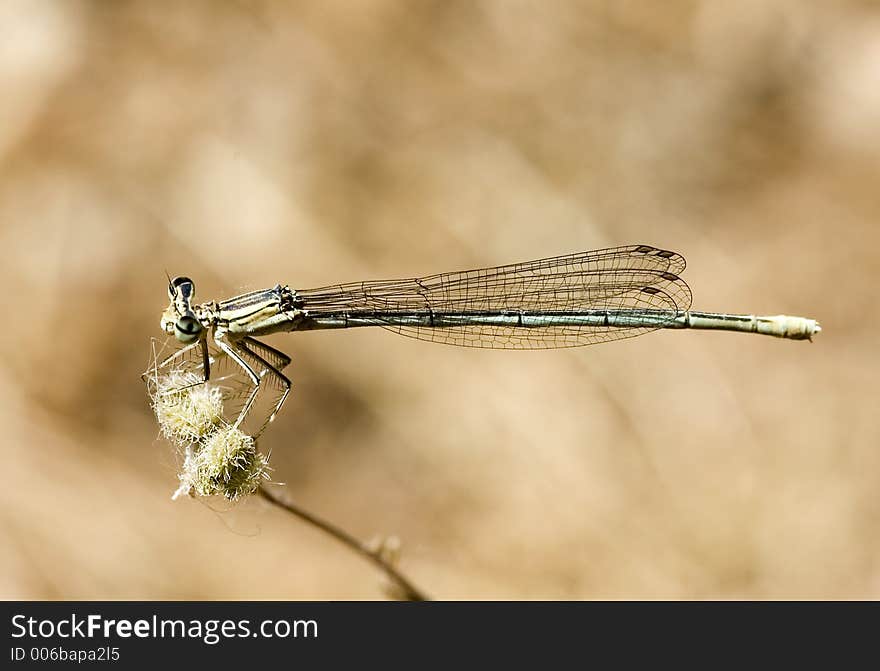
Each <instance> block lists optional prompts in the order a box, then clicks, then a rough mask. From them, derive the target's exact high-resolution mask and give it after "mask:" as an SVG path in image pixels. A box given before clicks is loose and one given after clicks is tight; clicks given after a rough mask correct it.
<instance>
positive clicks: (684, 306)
mask: <svg viewBox="0 0 880 671" xmlns="http://www.w3.org/2000/svg"><path fill="white" fill-rule="evenodd" d="M685 265H686V262H685V259H684V257H683V256H682V255H681V254H679V253H677V252H672V251H668V250H665V249H660V248H658V247H653V246H650V245H629V246H623V247H613V248H607V249H598V250H593V251H586V252H578V253H574V254H568V255H564V256H557V257H553V258H546V259H540V260H537V261H528V262H524V263H514V264H509V265H503V266H496V267H491V268H480V269H475V270H466V271H460V272H450V273H440V274H435V275H428V276H426V277H420V278H411V279H397V280H378V281H365V282H351V283H345V284H335V285H329V286H325V287H320V288H317V289H291V288H290V287H289V286H287V285H281V284H278V285H276V286H275V287H273V288H270V289H262V290H258V291H251V292H248V293H244V294H241V295H239V296H235V297H233V298H229V299H226V300H222V301H209V302H206V303H201V304H195V303H194V297H195V284H194V282H193V280H192V279H190V278H188V277H183V276H181V277H175V278H174V279H169V284H168V297H169V299H170V304H169V305H168V308H167V309H166V310H165V311H164V313H163V314H162V318H161V321H160V326H161V328H162V330H163V331H164V332H165V333H166V334H168V335H169V336H174V338H176V340H177V341H179V342H180V343H181V344H182V345H183V347H182V348H180V349H178V350H177V351H176V352H174V353H173V354H171V355H170V356H168V357H167V358H165V359H164V360H162V361H161V362H160V363H158V365H157V368H156V370H157V371H158V370H166V369H170V368H174V369H177V370H185V371H187V372H188V373H191V374H194V376H195V378H197V380H198V382H197V383H195V384H205V383H208V382H209V381H213V382H215V383H217V384H219V385H225V388H226V397H227V398H230V399H236V400H237V404H236V405H235V408H234V410H233V411H232V416H234V417H235V419H234V420H232V421H233V422H234V424H233V426H235V427H239V426H240V425H242V423H243V422H244V421H245V419H246V418H248V417H249V415H250V414H251V412H252V410H253V409H254V407H255V403H256V401H257V399H258V397H260V395H261V393H264V394H268V399H269V401H268V403H267V404H266V405H267V408H266V409H265V412H264V413H263V414H264V415H265V416H264V417H261V418H258V419H257V420H256V421H257V425H256V427H255V428H254V429H253V430H252V431H251V432H252V433H253V434H254V435H259V433H260V432H262V430H263V429H264V428H265V427H266V426H267V425H268V424H269V423H270V422H271V421H272V420H273V419H274V418H275V417H276V415H277V414H278V412H279V411H280V410H281V407H282V406H283V405H284V401H285V400H286V399H287V396H288V394H289V393H290V389H291V382H290V380H289V379H288V377H287V376H286V375H285V374H284V372H283V371H284V369H285V368H286V367H287V366H288V365H289V364H290V361H291V359H290V357H288V356H287V355H286V354H285V353H284V352H281V351H280V350H277V349H275V348H274V347H271V346H269V345H267V344H265V343H264V342H261V341H260V340H259V338H260V337H262V336H267V335H270V334H274V333H282V332H294V331H309V330H320V329H344V328H358V327H367V326H378V327H381V328H384V329H387V330H389V331H393V332H394V333H397V334H400V335H404V336H409V337H411V338H416V339H419V340H425V341H430V342H436V343H445V344H449V345H458V346H463V347H480V348H491V349H550V348H562V347H579V346H583V345H592V344H596V343H603V342H609V341H612V340H621V339H623V338H631V337H634V336H638V335H642V334H644V333H648V332H651V331H656V330H658V329H711V330H720V331H735V332H740V333H756V334H762V335H769V336H775V337H779V338H788V339H791V340H811V339H812V337H813V336H814V335H816V334H817V333H819V332H820V331H821V327H820V325H819V323H818V322H817V321H816V320H814V319H807V318H804V317H792V316H786V315H774V316H756V315H746V314H726V313H715V312H697V311H694V310H691V309H690V306H691V300H692V294H691V290H690V287H688V285H687V283H686V282H685V280H683V279H682V277H681V274H682V272H683V271H684V269H685Z"/></svg>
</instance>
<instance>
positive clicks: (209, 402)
mask: <svg viewBox="0 0 880 671" xmlns="http://www.w3.org/2000/svg"><path fill="white" fill-rule="evenodd" d="M154 383H155V386H154V392H153V394H152V404H153V411H154V412H155V413H156V419H157V420H158V422H159V427H160V429H161V430H162V435H164V436H165V437H166V438H168V439H169V440H172V441H177V442H178V443H181V444H186V443H189V442H195V441H199V440H201V439H203V438H205V437H206V436H208V435H210V434H211V433H212V432H213V431H215V430H216V429H217V428H218V427H219V426H221V425H222V424H223V421H224V420H223V394H222V392H221V390H220V388H219V387H216V386H214V385H212V384H210V383H202V380H201V378H200V376H199V375H198V374H196V373H192V372H185V371H179V370H175V371H171V372H169V373H168V374H167V375H162V376H158V377H157V378H156V379H155V381H154Z"/></svg>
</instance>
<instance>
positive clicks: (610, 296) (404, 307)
mask: <svg viewBox="0 0 880 671" xmlns="http://www.w3.org/2000/svg"><path fill="white" fill-rule="evenodd" d="M684 268H685V260H684V257H682V256H681V255H680V254H677V253H675V252H670V251H667V250H663V249H658V248H656V247H651V246H649V245H631V246H627V247H614V248H609V249H599V250H594V251H589V252H580V253H576V254H568V255H565V256H558V257H554V258H549V259H540V260H538V261H529V262H525V263H514V264H510V265H505V266H497V267H494V268H481V269H477V270H468V271H462V272H452V273H441V274H437V275H430V276H427V277H422V278H415V279H405V280H381V281H372V282H353V283H349V284H342V285H335V286H329V287H322V288H319V289H308V290H299V291H297V297H298V299H299V300H300V301H301V304H302V308H303V309H304V310H305V311H306V313H307V314H308V315H309V316H313V317H330V316H335V315H352V316H353V315H359V314H369V315H371V316H374V317H377V318H378V319H380V320H381V318H382V315H387V316H392V315H401V314H434V315H467V314H478V315H485V314H516V313H520V312H523V313H530V314H537V313H541V312H564V313H573V314H577V313H578V312H587V311H592V312H595V311H602V310H609V311H619V310H633V311H642V310H649V311H652V312H653V313H654V314H659V315H660V318H659V319H658V321H657V323H656V325H651V326H637V327H623V326H618V327H609V326H576V325H555V326H547V327H541V328H534V327H530V328H523V327H518V326H514V325H503V326H501V325H490V324H470V325H456V326H447V327H444V328H431V327H429V326H425V325H413V324H399V323H393V322H390V321H389V323H388V324H387V325H385V326H384V328H387V329H388V330H390V331H394V332H395V333H399V334H401V335H405V336H409V337H412V338H417V339H419V340H427V341H430V342H441V343H447V344H451V345H459V346H465V347H484V348H492V349H543V348H555V347H577V346H581V345H590V344H594V343H599V342H607V341H610V340H618V339H621V338H629V337H633V336H636V335H640V334H642V333H646V332H648V331H653V330H655V329H657V328H661V327H662V326H663V324H664V323H665V322H664V320H663V315H668V320H669V321H671V320H673V319H674V318H675V317H676V316H678V315H679V314H681V312H683V311H685V310H687V309H688V308H689V307H690V304H691V292H690V288H689V287H688V286H687V284H686V283H685V281H684V280H683V279H681V277H679V274H680V273H681V272H682V271H683V270H684Z"/></svg>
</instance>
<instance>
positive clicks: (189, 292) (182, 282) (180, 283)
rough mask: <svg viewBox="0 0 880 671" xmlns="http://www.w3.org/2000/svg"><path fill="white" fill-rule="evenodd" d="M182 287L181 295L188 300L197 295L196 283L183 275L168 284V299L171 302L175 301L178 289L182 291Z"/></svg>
mask: <svg viewBox="0 0 880 671" xmlns="http://www.w3.org/2000/svg"><path fill="white" fill-rule="evenodd" d="M181 287H183V289H182V291H181V293H182V294H183V295H184V296H186V297H188V298H191V297H192V296H194V295H195V293H196V285H195V282H193V281H192V280H191V279H190V278H188V277H183V276H182V275H181V276H179V277H175V278H174V279H173V280H171V281H170V282H169V283H168V297H169V298H170V299H171V300H174V298H175V297H176V296H177V292H178V289H180V288H181Z"/></svg>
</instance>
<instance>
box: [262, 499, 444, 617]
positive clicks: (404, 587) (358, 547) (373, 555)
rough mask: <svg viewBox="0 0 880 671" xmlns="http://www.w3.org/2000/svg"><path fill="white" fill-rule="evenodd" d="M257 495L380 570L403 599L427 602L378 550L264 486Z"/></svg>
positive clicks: (420, 591)
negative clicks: (321, 532) (392, 583)
mask: <svg viewBox="0 0 880 671" xmlns="http://www.w3.org/2000/svg"><path fill="white" fill-rule="evenodd" d="M257 493H258V494H259V495H260V496H262V497H263V498H264V499H266V500H267V501H268V502H269V503H272V504H274V505H276V506H278V507H279V508H283V509H284V510H286V511H287V512H289V513H292V514H294V515H296V516H297V517H299V518H300V519H301V520H303V521H304V522H307V523H308V524H311V525H312V526H314V527H317V528H318V529H320V530H321V531H323V532H324V533H327V534H329V535H330V536H332V537H333V538H335V539H336V540H338V541H340V542H341V543H343V544H344V545H347V546H348V547H349V548H351V549H352V550H353V551H354V552H356V553H357V554H359V555H361V556H362V557H364V558H365V559H367V560H368V561H371V562H372V563H373V564H375V565H376V566H377V567H378V568H379V569H381V570H382V571H383V572H384V573H385V575H387V576H388V577H389V578H390V579H391V580H392V581H393V582H394V584H395V585H396V586H397V587H398V588H399V589H400V591H401V593H402V594H403V597H404V599H405V600H407V601H429V600H430V599H429V598H428V596H427V595H426V594H425V593H424V592H422V590H420V589H419V588H418V587H416V586H415V585H413V584H412V583H411V582H410V581H409V579H407V577H406V576H404V575H403V574H402V573H401V572H400V571H398V570H397V569H396V568H395V567H394V566H393V565H392V564H391V563H390V562H389V561H388V560H386V559H385V558H384V557H383V556H382V554H381V551H380V550H379V549H377V550H373V549H371V548H370V547H369V546H367V545H366V544H365V543H362V542H361V541H359V540H358V539H357V538H355V537H354V536H352V535H350V534H349V533H347V532H345V531H343V530H342V529H340V528H339V527H337V526H334V525H333V524H330V522H327V521H326V520H322V519H321V518H320V517H316V516H315V515H313V514H312V513H310V512H309V511H307V510H305V509H303V508H301V507H299V506H298V505H296V504H295V503H291V502H290V501H287V500H285V499H282V498H281V497H279V496H278V495H277V494H275V493H274V492H272V491H270V490H269V489H267V488H266V487H264V486H261V487H260V488H259V490H257Z"/></svg>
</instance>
